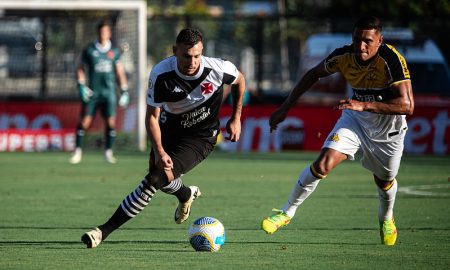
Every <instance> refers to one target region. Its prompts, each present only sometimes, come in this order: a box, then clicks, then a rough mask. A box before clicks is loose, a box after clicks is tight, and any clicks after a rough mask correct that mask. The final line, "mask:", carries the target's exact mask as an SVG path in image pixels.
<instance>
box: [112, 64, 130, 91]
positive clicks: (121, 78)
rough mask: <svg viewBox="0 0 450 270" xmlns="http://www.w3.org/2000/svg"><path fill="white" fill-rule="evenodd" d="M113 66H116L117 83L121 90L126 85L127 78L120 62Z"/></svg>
mask: <svg viewBox="0 0 450 270" xmlns="http://www.w3.org/2000/svg"><path fill="white" fill-rule="evenodd" d="M115 66H116V76H117V83H118V84H119V86H120V87H121V88H122V87H124V86H126V85H128V82H127V77H126V75H125V69H124V68H123V65H122V63H121V62H120V61H117V62H116V64H115Z"/></svg>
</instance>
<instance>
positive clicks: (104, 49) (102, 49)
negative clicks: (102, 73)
mask: <svg viewBox="0 0 450 270" xmlns="http://www.w3.org/2000/svg"><path fill="white" fill-rule="evenodd" d="M95 48H96V49H97V50H99V51H100V52H102V53H105V52H107V51H109V50H111V41H110V40H108V42H107V43H106V45H105V46H102V44H100V42H98V41H97V42H95Z"/></svg>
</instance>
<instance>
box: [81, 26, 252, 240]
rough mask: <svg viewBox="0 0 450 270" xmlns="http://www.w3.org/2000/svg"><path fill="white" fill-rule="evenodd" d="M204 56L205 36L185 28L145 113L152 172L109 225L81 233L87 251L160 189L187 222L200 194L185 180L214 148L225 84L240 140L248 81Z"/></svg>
mask: <svg viewBox="0 0 450 270" xmlns="http://www.w3.org/2000/svg"><path fill="white" fill-rule="evenodd" d="M202 52H203V37H202V34H201V32H200V31H199V30H197V29H192V28H186V29H183V30H181V32H180V33H179V34H178V36H177V39H176V43H175V45H174V47H173V53H174V55H173V56H171V57H168V58H166V59H164V60H163V61H161V62H160V63H158V64H157V65H155V66H154V67H153V69H152V71H151V73H150V78H149V82H148V94H147V113H146V127H147V133H148V136H149V138H150V141H151V144H152V149H151V153H150V159H149V173H148V174H147V175H146V176H145V177H144V179H143V180H142V182H141V183H140V184H139V186H138V187H137V188H136V189H135V190H134V191H133V192H131V193H130V194H129V195H128V196H126V197H125V199H124V200H123V201H122V203H121V204H120V206H119V207H118V208H117V210H116V211H115V213H114V214H113V215H112V216H111V218H110V219H109V220H108V221H107V222H106V223H104V224H103V225H100V226H98V227H96V228H94V229H93V230H90V231H88V232H86V233H85V234H83V236H82V238H81V240H82V241H83V242H84V243H85V244H86V246H87V247H88V248H94V247H96V246H98V245H99V244H100V243H101V242H102V241H103V240H105V239H106V237H107V236H108V235H109V234H110V233H111V232H113V231H114V230H116V229H118V228H119V227H120V226H122V225H123V224H124V223H125V222H127V221H128V220H130V219H131V218H134V217H135V216H136V215H137V214H139V213H140V212H141V211H142V210H143V209H144V208H145V207H146V206H147V205H148V204H149V202H150V200H151V199H152V198H153V196H154V195H155V193H156V192H157V191H158V190H161V191H163V192H165V193H168V194H172V195H174V196H176V197H177V199H178V201H179V204H178V207H177V208H176V209H175V216H174V219H175V222H176V223H178V224H180V223H183V222H184V221H185V220H186V219H187V218H188V217H189V213H190V210H191V205H192V203H193V202H194V200H195V199H196V198H197V197H198V196H200V195H201V192H200V189H199V188H198V187H196V186H185V185H184V184H183V182H182V180H181V177H182V175H184V174H186V173H187V172H188V171H190V170H191V169H193V168H194V167H195V166H196V165H198V164H199V163H200V162H202V161H203V160H204V159H205V158H206V157H207V156H208V155H209V154H210V153H211V152H212V151H213V149H214V145H215V143H216V141H217V135H218V134H219V110H220V106H221V104H222V99H223V86H224V84H228V85H232V90H231V91H232V95H233V96H234V99H233V110H232V115H231V117H230V119H229V120H228V122H227V124H226V130H227V133H228V135H229V136H228V137H227V138H226V139H228V140H230V141H232V142H236V141H238V140H239V137H240V134H241V111H242V102H243V95H244V92H245V79H244V76H243V75H242V73H241V72H240V71H239V70H238V69H237V68H236V66H235V65H234V64H232V63H231V62H229V61H226V60H223V59H219V58H210V57H206V56H203V55H202Z"/></svg>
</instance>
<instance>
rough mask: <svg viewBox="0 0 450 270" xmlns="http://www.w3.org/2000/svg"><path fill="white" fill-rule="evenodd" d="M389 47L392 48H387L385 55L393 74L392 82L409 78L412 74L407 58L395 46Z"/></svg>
mask: <svg viewBox="0 0 450 270" xmlns="http://www.w3.org/2000/svg"><path fill="white" fill-rule="evenodd" d="M388 47H389V49H390V50H386V53H385V55H384V57H385V61H386V63H387V65H388V67H389V71H390V73H391V76H392V83H391V84H396V83H398V82H401V81H404V80H409V79H410V78H411V76H410V73H409V69H408V66H407V65H406V61H405V58H404V57H403V56H402V55H401V54H400V53H399V52H398V51H397V50H396V49H395V48H394V47H392V46H390V45H388Z"/></svg>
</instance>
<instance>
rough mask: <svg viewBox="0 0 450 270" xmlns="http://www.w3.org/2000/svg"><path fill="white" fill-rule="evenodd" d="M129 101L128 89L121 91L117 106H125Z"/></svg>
mask: <svg viewBox="0 0 450 270" xmlns="http://www.w3.org/2000/svg"><path fill="white" fill-rule="evenodd" d="M129 103H130V95H129V94H128V91H123V90H122V93H121V94H120V98H119V106H120V107H121V108H123V109H124V108H126V107H127V106H128V104H129Z"/></svg>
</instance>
